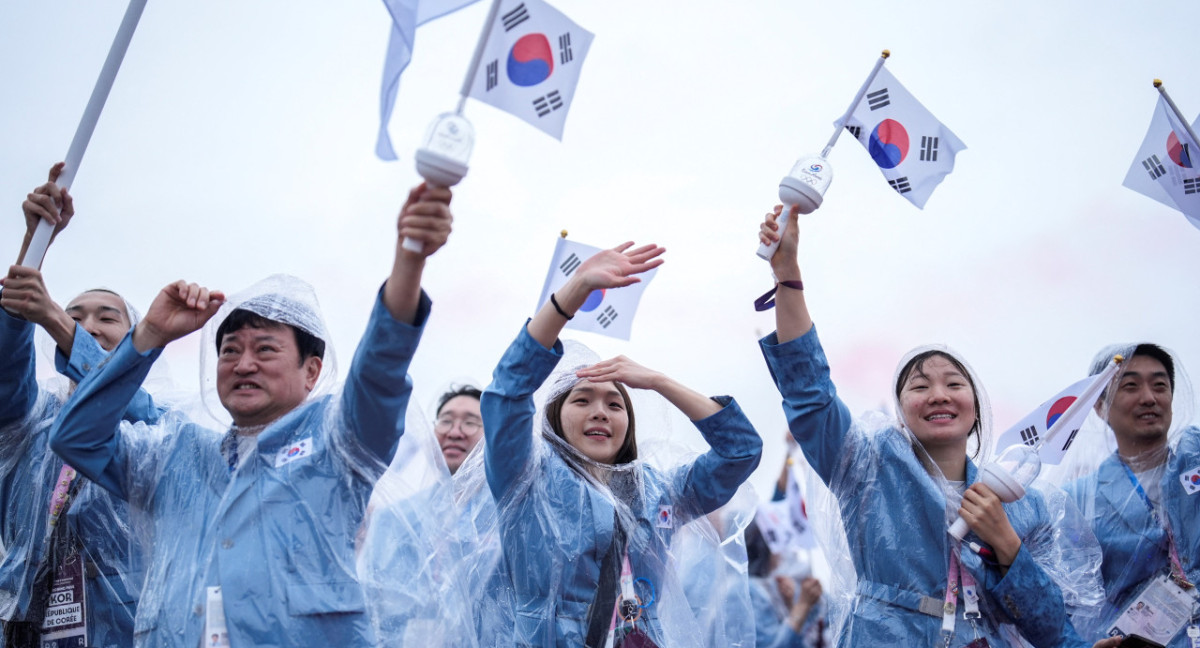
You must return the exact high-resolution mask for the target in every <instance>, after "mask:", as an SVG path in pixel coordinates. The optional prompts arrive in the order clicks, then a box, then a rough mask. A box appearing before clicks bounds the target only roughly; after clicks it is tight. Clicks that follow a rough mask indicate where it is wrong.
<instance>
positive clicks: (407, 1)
mask: <svg viewBox="0 0 1200 648" xmlns="http://www.w3.org/2000/svg"><path fill="white" fill-rule="evenodd" d="M477 1H478V0H383V4H384V6H386V7H387V10H388V13H389V14H391V17H392V33H391V36H389V37H388V49H387V56H386V57H385V58H384V59H383V86H382V87H381V88H380V89H379V135H378V136H377V137H376V139H375V155H377V156H379V158H380V159H382V160H395V159H396V151H395V150H393V149H392V139H391V138H390V137H388V131H387V128H388V122H390V121H391V120H392V108H393V107H394V106H395V105H396V93H397V92H399V90H400V75H401V73H403V72H404V68H406V67H408V62H409V61H411V60H412V54H413V44H414V42H415V40H416V37H417V27H419V26H420V25H423V24H425V23H427V22H429V21H430V20H433V19H435V18H441V17H442V16H444V15H446V14H448V13H451V12H453V11H458V10H459V9H462V8H463V7H465V6H467V5H469V4H472V3H474V2H477Z"/></svg>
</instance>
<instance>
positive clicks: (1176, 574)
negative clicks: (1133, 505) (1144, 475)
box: [1121, 461, 1195, 590]
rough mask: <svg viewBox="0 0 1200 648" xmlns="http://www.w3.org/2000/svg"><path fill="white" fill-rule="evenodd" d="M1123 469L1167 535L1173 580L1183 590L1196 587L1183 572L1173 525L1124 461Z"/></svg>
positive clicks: (1151, 515) (1155, 521)
mask: <svg viewBox="0 0 1200 648" xmlns="http://www.w3.org/2000/svg"><path fill="white" fill-rule="evenodd" d="M1121 467H1122V468H1124V469H1125V474H1126V475H1128V476H1129V481H1130V482H1132V483H1133V489H1134V490H1135V491H1137V494H1138V495H1139V496H1140V497H1141V498H1142V503H1143V504H1145V505H1146V508H1147V509H1149V511H1150V517H1152V518H1154V523H1155V524H1157V525H1159V526H1161V527H1162V530H1163V533H1166V534H1167V554H1168V556H1169V558H1170V561H1171V580H1173V581H1175V584H1176V585H1178V586H1180V587H1182V588H1183V589H1185V590H1187V589H1191V588H1193V587H1195V585H1194V584H1193V583H1192V582H1191V581H1189V580H1188V579H1187V572H1185V571H1183V562H1182V561H1181V560H1179V549H1177V548H1176V547H1175V536H1173V535H1172V534H1171V524H1170V520H1168V519H1167V518H1166V517H1165V516H1164V517H1160V516H1159V514H1158V509H1156V508H1154V503H1153V502H1151V501H1150V496H1149V495H1147V494H1146V490H1145V489H1144V488H1142V484H1141V482H1139V481H1138V478H1137V475H1135V474H1133V471H1132V470H1130V468H1129V466H1128V465H1127V464H1126V463H1125V462H1124V461H1122V462H1121Z"/></svg>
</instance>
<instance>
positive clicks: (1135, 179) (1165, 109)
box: [1124, 95, 1200, 228]
mask: <svg viewBox="0 0 1200 648" xmlns="http://www.w3.org/2000/svg"><path fill="white" fill-rule="evenodd" d="M1197 126H1200V118H1197V119H1196V121H1195V122H1194V124H1193V126H1192V128H1193V130H1194V129H1195V128H1196V127H1197ZM1124 185H1125V186H1126V187H1129V188H1130V189H1133V190H1134V191H1136V192H1138V193H1140V194H1143V195H1145V196H1149V197H1150V198H1153V199H1155V200H1157V201H1158V202H1160V203H1162V204H1164V205H1166V206H1168V207H1171V208H1172V209H1178V210H1179V211H1181V212H1183V214H1184V216H1187V217H1188V221H1190V222H1191V224H1192V225H1195V226H1196V227H1197V228H1200V146H1198V145H1197V143H1196V142H1194V141H1192V137H1191V135H1189V134H1188V132H1187V128H1185V127H1184V125H1183V124H1182V123H1180V121H1179V119H1178V118H1177V117H1176V116H1175V111H1173V110H1171V107H1170V106H1169V105H1168V104H1167V100H1166V98H1165V97H1163V96H1162V95H1159V97H1158V106H1157V107H1156V108H1155V109H1154V118H1153V119H1151V120H1150V129H1149V130H1148V131H1146V139H1145V140H1143V141H1142V148H1140V149H1138V153H1137V157H1135V158H1134V160H1133V164H1132V165H1130V167H1129V172H1128V173H1126V174H1125V182H1124Z"/></svg>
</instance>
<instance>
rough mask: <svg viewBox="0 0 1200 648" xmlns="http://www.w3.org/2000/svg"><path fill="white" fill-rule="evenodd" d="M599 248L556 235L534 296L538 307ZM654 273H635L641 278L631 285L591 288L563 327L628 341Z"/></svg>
mask: <svg viewBox="0 0 1200 648" xmlns="http://www.w3.org/2000/svg"><path fill="white" fill-rule="evenodd" d="M599 251H600V248H595V247H592V246H590V245H584V244H582V243H576V242H574V241H568V240H567V239H565V238H562V237H559V239H558V242H557V243H555V245H554V258H553V259H551V260H550V271H549V272H548V273H547V274H546V283H545V285H543V286H542V296H541V298H540V299H538V309H539V310H540V309H541V308H542V306H544V305H545V304H546V302H548V301H550V293H552V292H555V291H556V290H558V289H559V288H562V286H563V284H565V283H567V279H569V278H570V277H571V275H572V274H573V273H574V272H575V270H576V269H578V268H579V266H580V265H581V264H582V263H583V262H584V261H586V260H587V259H589V258H590V257H591V256H592V255H593V254H595V253H597V252H599ZM657 273H658V268H654V269H653V270H649V271H647V272H643V273H642V274H640V275H638V276H639V277H640V278H641V281H640V282H638V283H635V284H633V285H630V286H625V287H624V288H609V289H608V290H597V291H594V292H593V293H592V294H591V295H589V296H588V298H587V301H585V302H584V303H583V306H580V307H579V311H578V312H576V313H575V317H574V319H572V320H571V321H569V322H567V328H570V329H576V330H579V331H591V332H592V333H599V334H601V335H607V336H610V337H615V338H619V339H621V340H628V339H629V331H630V329H631V328H632V325H633V316H634V314H635V313H636V312H637V307H638V302H639V301H640V300H641V299H642V292H643V291H645V290H646V284H648V283H650V280H651V279H653V278H654V275H655V274H657Z"/></svg>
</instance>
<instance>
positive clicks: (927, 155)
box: [921, 135, 938, 162]
mask: <svg viewBox="0 0 1200 648" xmlns="http://www.w3.org/2000/svg"><path fill="white" fill-rule="evenodd" d="M937 149H938V138H936V137H929V136H928V135H922V136H921V161H922V162H937Z"/></svg>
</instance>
